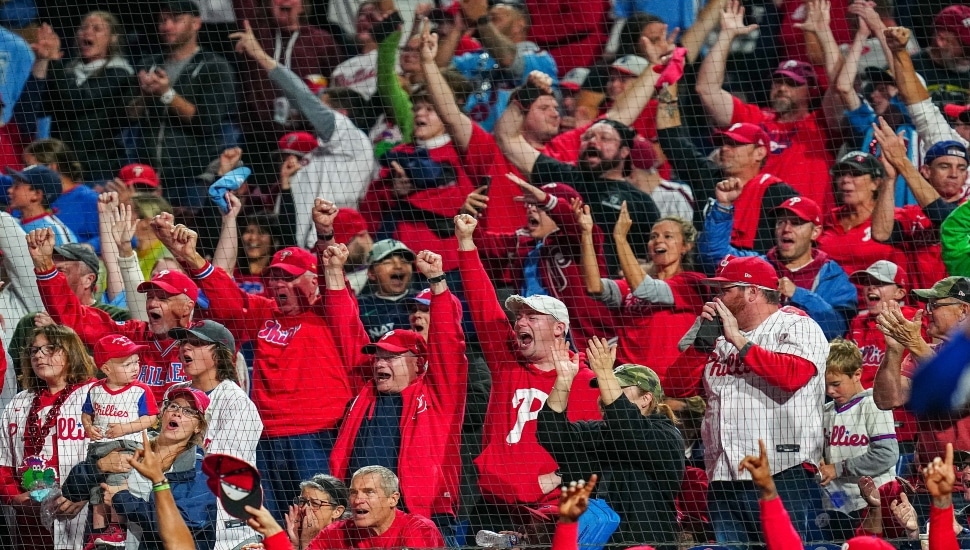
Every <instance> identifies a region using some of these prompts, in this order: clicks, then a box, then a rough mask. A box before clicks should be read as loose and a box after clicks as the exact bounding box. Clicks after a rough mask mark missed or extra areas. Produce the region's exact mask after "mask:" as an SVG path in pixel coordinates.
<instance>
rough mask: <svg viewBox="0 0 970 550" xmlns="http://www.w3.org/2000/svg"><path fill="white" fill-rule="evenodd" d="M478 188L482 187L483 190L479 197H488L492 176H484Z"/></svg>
mask: <svg viewBox="0 0 970 550" xmlns="http://www.w3.org/2000/svg"><path fill="white" fill-rule="evenodd" d="M479 187H484V188H485V189H484V190H483V191H482V192H481V193H480V194H481V195H485V196H486V197H487V196H488V190H489V189H490V188H491V187H492V176H485V177H484V178H482V184H481V185H479Z"/></svg>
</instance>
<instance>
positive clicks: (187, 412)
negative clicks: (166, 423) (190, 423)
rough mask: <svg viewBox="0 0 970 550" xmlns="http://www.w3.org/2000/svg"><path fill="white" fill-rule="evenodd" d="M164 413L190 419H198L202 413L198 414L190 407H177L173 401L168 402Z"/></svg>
mask: <svg viewBox="0 0 970 550" xmlns="http://www.w3.org/2000/svg"><path fill="white" fill-rule="evenodd" d="M164 411H165V412H169V413H179V414H181V415H182V416H191V417H194V418H199V417H201V416H202V413H201V412H199V411H198V410H196V409H193V408H191V407H183V406H182V405H179V404H178V403H175V402H174V401H170V402H168V403H167V404H166V405H165V409H164Z"/></svg>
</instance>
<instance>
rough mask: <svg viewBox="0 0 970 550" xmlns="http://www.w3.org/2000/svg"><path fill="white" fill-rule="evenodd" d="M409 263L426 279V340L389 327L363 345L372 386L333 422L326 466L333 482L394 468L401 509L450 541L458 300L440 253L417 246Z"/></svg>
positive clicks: (459, 412) (461, 409) (458, 394)
mask: <svg viewBox="0 0 970 550" xmlns="http://www.w3.org/2000/svg"><path fill="white" fill-rule="evenodd" d="M416 263H417V266H418V270H419V271H420V272H421V274H422V275H424V276H425V277H427V278H428V280H429V281H430V282H431V288H430V292H429V293H428V294H430V296H427V298H428V301H429V303H430V308H431V311H430V317H431V322H430V324H429V326H428V328H427V333H428V336H427V339H425V337H424V336H422V335H421V334H418V333H417V332H414V331H411V330H404V329H401V328H395V329H393V330H391V331H388V332H386V333H385V334H384V335H383V336H382V337H381V338H380V339H379V340H378V341H377V342H376V343H374V344H368V345H367V346H364V349H363V350H362V351H363V352H364V353H367V354H372V355H373V356H374V361H373V365H374V366H373V371H372V374H371V376H370V377H369V379H370V380H372V383H368V384H367V385H366V386H364V388H363V389H362V390H361V392H360V393H359V394H357V398H356V399H354V401H353V403H352V404H351V405H350V409H349V410H348V411H347V414H346V416H345V417H344V420H343V423H342V424H341V425H340V432H339V433H338V435H337V442H336V443H335V444H334V449H333V454H332V455H331V456H330V471H331V473H333V475H334V476H336V477H337V478H339V479H346V478H347V477H348V475H349V473H350V472H351V471H354V470H358V469H360V468H362V467H364V466H367V465H379V466H384V467H386V468H388V469H390V470H392V471H396V472H397V473H398V475H399V477H400V478H401V489H402V492H403V494H404V497H405V499H406V501H407V508H408V510H409V511H410V512H412V513H415V514H418V515H421V516H424V517H427V518H431V519H432V520H433V521H434V522H435V524H436V525H438V527H439V529H441V531H442V533H443V534H444V535H445V537H446V538H454V532H453V529H454V525H453V524H454V519H455V517H456V516H457V511H458V510H457V508H458V506H457V505H458V495H459V487H458V479H459V475H460V471H461V457H460V454H459V447H458V446H459V442H460V437H461V426H462V418H463V416H464V413H465V391H464V390H463V388H464V387H465V384H466V382H467V378H468V359H467V358H466V357H465V339H464V335H463V333H462V330H461V302H459V301H458V299H457V298H456V297H455V296H453V295H452V294H451V292H450V291H449V290H448V283H447V282H445V281H444V271H442V268H441V256H439V255H438V254H434V253H433V252H430V251H427V250H424V251H422V252H421V253H420V254H418V255H417V260H416ZM455 388H462V390H461V391H455ZM449 544H450V545H451V546H457V544H456V543H455V541H453V540H451V541H449Z"/></svg>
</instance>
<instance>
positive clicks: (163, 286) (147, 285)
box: [137, 281, 191, 298]
mask: <svg viewBox="0 0 970 550" xmlns="http://www.w3.org/2000/svg"><path fill="white" fill-rule="evenodd" d="M152 289H158V290H161V291H164V292H167V293H168V294H169V295H171V296H178V295H179V294H185V292H183V291H182V290H181V289H179V288H177V287H175V286H173V285H170V284H168V283H165V282H162V281H145V282H143V283H141V284H139V285H138V289H137V290H138V292H141V293H143V294H144V293H146V292H148V291H149V290H152ZM186 296H188V295H187V294H186ZM190 298H191V296H190Z"/></svg>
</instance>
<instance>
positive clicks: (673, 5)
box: [613, 0, 706, 32]
mask: <svg viewBox="0 0 970 550" xmlns="http://www.w3.org/2000/svg"><path fill="white" fill-rule="evenodd" d="M704 4H706V2H705V1H704V0H614V2H613V15H614V16H615V17H617V18H621V17H622V18H629V17H631V16H633V15H634V14H637V13H649V14H651V15H656V16H657V17H659V18H661V19H663V22H664V23H666V24H667V28H668V29H670V30H673V29H674V28H677V27H680V30H681V32H683V31H686V30H687V29H688V28H690V26H691V25H693V24H694V19H695V18H696V17H697V12H698V11H699V10H700V9H701V7H703V6H704Z"/></svg>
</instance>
